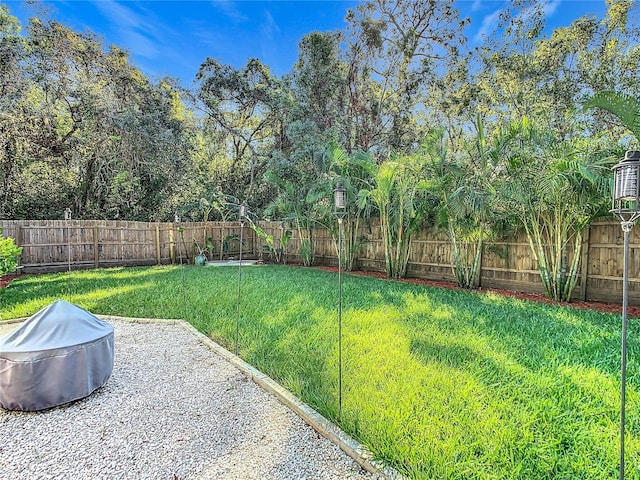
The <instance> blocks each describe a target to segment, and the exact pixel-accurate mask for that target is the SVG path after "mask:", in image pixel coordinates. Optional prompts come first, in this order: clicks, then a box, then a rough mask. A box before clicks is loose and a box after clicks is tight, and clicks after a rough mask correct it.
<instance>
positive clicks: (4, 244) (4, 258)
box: [0, 228, 22, 276]
mask: <svg viewBox="0 0 640 480" xmlns="http://www.w3.org/2000/svg"><path fill="white" fill-rule="evenodd" d="M20 254H22V247H18V246H16V244H15V243H13V238H10V237H9V238H4V237H2V229H1V228H0V276H2V275H4V274H5V273H9V272H13V271H14V270H15V269H16V267H17V266H18V257H20Z"/></svg>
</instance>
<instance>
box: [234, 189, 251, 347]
mask: <svg viewBox="0 0 640 480" xmlns="http://www.w3.org/2000/svg"><path fill="white" fill-rule="evenodd" d="M247 213H248V205H247V202H246V201H244V202H242V203H241V204H240V206H239V211H238V219H239V220H240V255H238V317H237V318H236V348H235V353H236V355H238V342H239V335H240V283H241V281H242V233H243V230H244V223H245V222H246V220H247Z"/></svg>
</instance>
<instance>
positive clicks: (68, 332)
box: [0, 300, 113, 411]
mask: <svg viewBox="0 0 640 480" xmlns="http://www.w3.org/2000/svg"><path fill="white" fill-rule="evenodd" d="M112 370H113V327H112V326H111V325H110V324H109V323H107V322H104V321H102V320H100V319H99V318H97V317H96V316H94V315H92V314H91V313H89V312H87V311H86V310H83V309H82V308H80V307H78V306H76V305H73V304H72V303H68V302H65V301H64V300H57V301H55V302H54V303H52V304H51V305H49V306H48V307H45V308H43V309H42V310H40V311H39V312H38V313H36V314H35V315H33V316H32V317H31V318H29V319H28V320H27V321H25V322H24V324H22V326H20V327H19V328H18V329H16V330H14V331H13V332H11V333H9V334H8V335H5V336H4V337H0V406H2V407H4V408H5V409H7V410H25V411H34V410H43V409H45V408H51V407H55V406H57V405H62V404H63V403H67V402H71V401H72V400H77V399H79V398H82V397H86V396H87V395H89V394H90V393H91V392H93V391H94V390H95V389H96V388H98V387H100V386H101V385H102V384H104V383H105V382H106V381H107V379H108V378H109V375H111V371H112Z"/></svg>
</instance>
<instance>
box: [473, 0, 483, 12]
mask: <svg viewBox="0 0 640 480" xmlns="http://www.w3.org/2000/svg"><path fill="white" fill-rule="evenodd" d="M481 8H482V0H473V3H472V4H471V11H472V12H477V11H478V10H480V9H481Z"/></svg>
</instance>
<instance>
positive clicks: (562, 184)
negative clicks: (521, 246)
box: [497, 118, 615, 301]
mask: <svg viewBox="0 0 640 480" xmlns="http://www.w3.org/2000/svg"><path fill="white" fill-rule="evenodd" d="M498 144H499V145H498V147H497V148H499V149H500V150H501V151H502V152H504V153H503V161H504V167H505V170H504V175H503V178H502V179H501V180H500V181H499V182H498V188H499V195H500V196H501V201H502V202H503V206H504V208H505V210H506V211H508V212H512V213H513V215H514V216H513V220H514V221H517V222H518V223H519V224H520V225H521V226H522V227H523V228H524V230H525V232H526V234H527V238H528V241H529V245H530V248H531V253H532V255H533V258H534V259H535V260H536V262H537V265H538V270H539V272H540V278H541V280H542V284H543V286H544V289H545V292H546V293H547V295H548V296H549V298H552V299H554V300H558V301H569V300H570V299H571V294H572V292H573V289H574V288H575V286H576V283H577V275H578V271H579V266H580V259H581V254H580V253H581V249H582V234H583V231H584V229H585V228H587V227H588V226H589V224H590V223H591V222H592V221H593V220H595V219H596V218H598V217H600V216H602V215H603V214H605V213H606V211H607V207H608V205H609V195H608V192H609V190H608V188H609V175H610V167H611V166H612V165H613V163H614V161H615V157H614V156H613V155H612V154H611V152H612V151H613V150H614V149H613V148H612V146H611V143H610V142H607V141H606V139H604V141H603V139H601V138H597V137H596V138H594V139H589V140H587V139H584V140H582V139H573V140H567V141H562V140H559V139H557V138H556V137H555V136H554V135H553V132H549V131H547V130H544V129H540V128H538V127H537V126H536V125H535V124H533V123H531V122H529V120H528V119H527V118H524V119H523V120H522V121H520V122H518V123H514V124H512V125H511V126H510V128H509V129H505V130H504V131H503V133H502V136H501V137H500V138H499V140H498Z"/></svg>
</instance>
